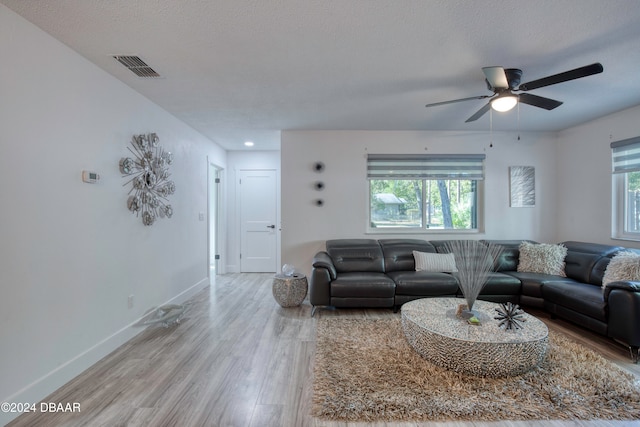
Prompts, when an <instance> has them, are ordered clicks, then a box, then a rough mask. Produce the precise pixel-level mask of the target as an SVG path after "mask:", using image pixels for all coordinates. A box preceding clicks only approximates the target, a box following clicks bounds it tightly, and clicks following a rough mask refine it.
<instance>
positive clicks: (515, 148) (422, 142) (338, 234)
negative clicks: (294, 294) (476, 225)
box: [281, 131, 557, 273]
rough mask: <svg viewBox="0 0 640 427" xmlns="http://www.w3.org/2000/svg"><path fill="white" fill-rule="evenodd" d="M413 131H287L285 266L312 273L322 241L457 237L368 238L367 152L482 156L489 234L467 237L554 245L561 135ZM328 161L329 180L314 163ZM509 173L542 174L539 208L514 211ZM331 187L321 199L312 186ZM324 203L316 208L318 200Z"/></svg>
mask: <svg viewBox="0 0 640 427" xmlns="http://www.w3.org/2000/svg"><path fill="white" fill-rule="evenodd" d="M489 143H490V135H489V133H488V132H408V131H382V132H378V131H375V132H374V131H284V132H282V143H281V146H282V153H281V156H282V262H283V263H289V264H293V265H294V266H296V267H297V268H299V269H300V270H302V271H305V272H306V273H309V272H310V270H311V260H312V258H313V255H314V254H315V253H316V252H317V251H318V250H323V249H324V242H325V240H327V239H334V238H374V239H377V238H389V237H409V238H420V239H427V240H430V239H446V238H451V237H454V238H455V237H460V235H457V234H456V235H454V234H451V233H437V234H433V233H427V232H418V233H417V232H414V233H412V234H410V235H406V234H405V235H389V234H380V233H376V234H367V222H368V183H367V180H366V156H367V153H434V154H435V153H480V154H482V153H484V154H486V161H485V169H486V171H485V174H486V181H485V200H484V202H485V212H486V218H485V222H484V223H485V228H484V231H483V232H482V233H480V234H475V235H468V234H467V235H465V236H466V237H468V238H486V239H533V240H537V241H541V242H553V241H555V236H556V228H555V224H556V221H555V203H556V200H557V197H556V172H557V169H556V163H555V158H556V154H555V150H556V140H555V134H549V133H521V139H520V140H519V141H518V140H517V134H515V133H499V132H494V133H493V147H490V146H489ZM317 161H322V162H324V163H325V165H326V169H325V171H324V172H323V173H316V172H315V171H314V170H313V164H314V163H315V162H317ZM509 166H534V167H535V168H536V206H535V207H533V208H511V207H509V173H508V168H509ZM318 180H322V181H324V183H325V184H326V188H325V189H324V190H323V191H321V192H319V191H316V190H315V189H314V188H313V184H314V182H316V181H318ZM319 197H321V198H322V199H324V201H325V204H324V206H322V207H317V206H316V205H315V204H314V201H315V199H317V198H319Z"/></svg>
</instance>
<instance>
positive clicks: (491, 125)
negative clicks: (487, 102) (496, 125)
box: [489, 108, 493, 148]
mask: <svg viewBox="0 0 640 427" xmlns="http://www.w3.org/2000/svg"><path fill="white" fill-rule="evenodd" d="M491 147H493V108H492V109H490V110H489V148H491Z"/></svg>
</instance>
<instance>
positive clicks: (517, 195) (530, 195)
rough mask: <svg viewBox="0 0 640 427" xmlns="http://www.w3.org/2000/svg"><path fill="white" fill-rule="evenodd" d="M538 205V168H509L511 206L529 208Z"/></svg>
mask: <svg viewBox="0 0 640 427" xmlns="http://www.w3.org/2000/svg"><path fill="white" fill-rule="evenodd" d="M535 205H536V168H534V167H533V166H510V167H509V206H511V207H512V208H529V207H533V206H535Z"/></svg>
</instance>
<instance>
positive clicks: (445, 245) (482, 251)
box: [431, 239, 495, 271]
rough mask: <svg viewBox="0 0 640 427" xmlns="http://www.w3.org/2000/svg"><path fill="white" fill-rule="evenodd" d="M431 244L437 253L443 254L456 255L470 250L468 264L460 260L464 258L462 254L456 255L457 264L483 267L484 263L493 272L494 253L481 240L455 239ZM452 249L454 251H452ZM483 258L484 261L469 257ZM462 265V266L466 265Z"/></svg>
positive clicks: (436, 241)
mask: <svg viewBox="0 0 640 427" xmlns="http://www.w3.org/2000/svg"><path fill="white" fill-rule="evenodd" d="M431 244H432V245H433V246H435V248H436V251H437V252H438V253H441V254H447V253H451V252H453V253H456V252H460V250H463V252H465V251H464V249H468V251H467V252H468V253H467V254H466V258H467V259H468V261H467V262H464V260H462V259H460V258H459V257H460V256H463V254H462V253H457V254H456V263H460V262H464V264H466V265H467V266H471V265H477V266H479V265H482V263H484V265H485V267H486V269H487V270H489V271H491V270H493V266H494V263H495V260H494V258H493V256H492V252H491V251H490V250H489V249H488V248H487V245H486V244H485V243H483V242H481V241H479V240H462V239H453V240H432V241H431ZM452 248H453V249H454V250H452ZM471 254H473V255H475V256H481V257H482V259H473V258H471V257H470V256H469V255H471ZM464 264H462V265H464ZM458 268H461V265H458Z"/></svg>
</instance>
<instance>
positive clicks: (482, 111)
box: [465, 102, 491, 123]
mask: <svg viewBox="0 0 640 427" xmlns="http://www.w3.org/2000/svg"><path fill="white" fill-rule="evenodd" d="M490 108H491V103H490V102H487V103H486V104H485V106H484V107H482V108H481V109H479V110H478V111H476V113H475V114H474V115H473V116H471V117H469V118H468V119H467V120H465V123H469V122H475V121H476V120H478V119H479V118H480V117H482V116H483V115H484V114H485V113H486V112H487V111H489V109H490Z"/></svg>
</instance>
